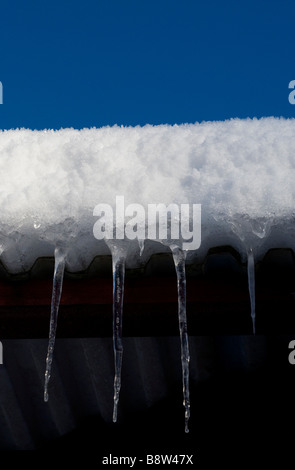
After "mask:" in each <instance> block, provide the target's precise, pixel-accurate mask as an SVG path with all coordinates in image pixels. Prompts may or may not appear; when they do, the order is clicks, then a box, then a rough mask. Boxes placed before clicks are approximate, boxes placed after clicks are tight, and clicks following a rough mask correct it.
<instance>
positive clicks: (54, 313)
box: [44, 241, 255, 432]
mask: <svg viewBox="0 0 295 470" xmlns="http://www.w3.org/2000/svg"><path fill="white" fill-rule="evenodd" d="M170 248H171V251H172V255H173V260H174V265H175V270H176V275H177V293H178V320H179V332H180V347H181V365H182V384H183V405H184V408H185V432H189V428H188V422H189V417H190V396H189V361H190V355H189V341H188V333H187V315H186V274H185V259H186V253H185V252H184V251H183V250H182V249H180V248H178V247H177V246H171V247H170ZM110 249H111V253H112V270H113V349H114V363H115V376H114V407H113V422H116V421H117V415H118V404H119V395H120V389H121V369H122V358H123V342H122V321H123V298H124V279H125V254H124V252H122V251H120V250H118V249H117V248H112V247H110ZM142 251H143V241H141V243H140V252H141V253H142ZM54 256H55V266H54V276H53V290H52V299H51V314H50V330H49V342H48V351H47V357H46V371H45V385H44V401H45V402H47V401H48V384H49V380H50V375H51V367H52V360H53V351H54V343H55V337H56V328H57V318H58V310H59V304H60V299H61V293H62V284H63V277H64V270H65V263H66V252H65V251H63V250H62V249H61V248H56V249H55V252H54ZM247 268H248V269H247V272H248V286H249V294H250V304H251V318H252V325H253V333H254V334H255V279H254V272H255V263H254V255H253V250H252V249H249V250H248V253H247Z"/></svg>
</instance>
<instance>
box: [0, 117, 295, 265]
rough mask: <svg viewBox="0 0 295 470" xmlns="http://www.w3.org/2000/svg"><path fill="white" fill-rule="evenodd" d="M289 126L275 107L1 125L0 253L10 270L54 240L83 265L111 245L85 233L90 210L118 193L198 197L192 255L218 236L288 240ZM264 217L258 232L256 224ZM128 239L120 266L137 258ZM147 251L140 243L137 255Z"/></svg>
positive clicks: (232, 240)
mask: <svg viewBox="0 0 295 470" xmlns="http://www.w3.org/2000/svg"><path fill="white" fill-rule="evenodd" d="M294 135H295V120H294V119H284V118H273V117H271V118H263V119H245V120H241V119H231V120H228V121H224V122H203V123H196V124H183V125H174V126H170V125H160V126H152V125H146V126H143V127H140V126H136V127H119V126H113V127H103V128H100V129H96V128H92V129H82V130H76V129H61V130H42V131H38V130H28V129H16V130H4V131H0V155H1V158H0V174H1V186H0V210H1V212H0V213H1V217H0V252H2V254H1V259H2V261H3V263H4V264H5V265H6V266H7V268H8V270H9V271H11V272H18V271H25V270H28V269H29V268H30V266H31V265H32V264H33V262H34V261H35V259H36V258H37V257H39V256H48V255H52V256H53V253H54V249H55V247H56V246H57V245H62V246H65V247H66V248H67V249H68V256H67V268H68V269H70V270H80V269H83V268H85V267H87V266H88V265H89V263H90V262H91V261H92V259H93V257H94V256H96V255H99V254H106V253H109V249H108V247H107V245H106V244H105V243H104V241H98V240H96V239H95V238H94V236H93V225H94V223H95V221H96V220H97V219H96V218H95V217H94V216H93V210H94V208H95V206H96V205H97V204H100V203H106V204H109V205H111V206H112V207H115V201H116V196H118V195H119V196H124V198H125V202H126V205H127V204H131V203H138V204H142V205H143V206H144V207H147V205H148V204H152V203H155V204H156V203H163V204H167V205H168V204H171V203H176V204H182V203H189V204H202V242H201V247H200V250H199V256H200V257H202V256H203V255H204V254H205V253H206V251H207V249H208V247H210V246H212V245H214V246H218V245H222V244H224V243H226V244H231V245H232V246H234V247H235V248H237V249H238V250H239V251H240V252H242V253H244V252H246V251H245V246H246V245H247V243H248V244H249V243H250V245H251V248H252V249H253V251H254V254H255V256H257V255H258V256H259V255H260V254H261V253H262V251H263V250H264V249H266V248H268V247H269V246H271V245H276V246H278V245H280V246H287V245H289V246H290V243H292V238H293V236H292V235H293V233H292V230H293V228H292V221H293V210H294V199H295V186H294V181H295V152H294V151H293V136H294ZM241 223H242V225H243V227H242V237H241V236H238V235H237V230H236V228H237V227H238V226H240V225H241ZM266 223H267V224H268V226H269V227H268V236H267V237H264V235H263V229H262V231H260V232H259V230H258V232H257V230H256V228H255V226H256V225H257V224H260V225H261V224H262V226H264V225H265V224H266ZM257 233H258V235H257ZM129 245H130V246H129V248H130V250H129V256H128V257H127V266H128V265H130V264H131V265H132V264H134V263H135V264H136V263H138V262H139V260H140V255H139V249H138V244H137V243H135V242H134V243H133V242H130V243H129ZM162 249H164V247H161V246H156V244H154V245H153V248H152V250H162ZM149 254H150V252H149V250H144V253H143V259H142V261H143V262H144V261H145V256H148V255H149ZM189 255H190V254H189ZM188 259H189V256H188Z"/></svg>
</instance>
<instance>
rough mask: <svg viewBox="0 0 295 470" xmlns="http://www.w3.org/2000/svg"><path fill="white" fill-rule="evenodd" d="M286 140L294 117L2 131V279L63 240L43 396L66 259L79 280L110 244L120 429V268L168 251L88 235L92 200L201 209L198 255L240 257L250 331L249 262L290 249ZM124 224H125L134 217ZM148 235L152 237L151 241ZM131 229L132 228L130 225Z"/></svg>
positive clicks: (185, 366)
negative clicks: (226, 252) (221, 250)
mask: <svg viewBox="0 0 295 470" xmlns="http://www.w3.org/2000/svg"><path fill="white" fill-rule="evenodd" d="M294 133H295V119H284V118H274V117H270V118H263V119H255V118H254V119H230V120H227V121H223V122H202V123H195V124H182V125H174V126H170V125H159V126H152V125H146V126H143V127H140V126H135V127H123V126H121V127H120V126H113V127H108V126H107V127H104V128H101V129H96V128H92V129H81V130H78V129H60V130H50V129H49V130H46V129H45V130H42V131H37V130H29V129H15V130H12V129H11V130H7V131H0V153H1V159H0V173H1V187H0V210H1V218H0V255H1V262H2V263H3V265H4V267H5V268H6V270H7V272H9V273H10V274H15V273H26V272H28V271H29V270H30V268H31V267H32V265H33V263H34V261H35V260H36V259H37V258H40V257H48V256H52V251H53V247H56V246H57V244H58V243H59V242H60V241H61V240H62V241H63V249H62V250H61V248H56V250H55V272H54V282H53V293H52V307H51V318H50V334H49V344H48V354H47V359H46V373H45V391H44V399H45V400H47V399H48V390H47V388H48V382H49V378H50V373H51V365H52V357H53V349H54V342H55V333H56V326H57V316H58V307H59V301H60V296H61V289H62V280H63V273H64V268H65V253H67V268H70V270H71V271H72V272H78V271H84V270H86V269H87V267H88V266H89V265H90V263H91V262H92V260H93V259H94V258H95V257H96V256H100V255H105V254H107V253H108V247H109V248H110V249H111V253H112V258H113V326H114V340H113V343H114V356H115V357H114V359H115V378H114V416H113V417H114V421H116V420H117V413H118V402H119V394H120V388H121V367H122V355H123V345H122V314H123V296H124V274H125V264H126V266H128V267H130V268H132V267H138V266H140V265H142V264H143V263H144V262H145V261H147V260H148V258H149V256H151V255H152V254H153V253H155V252H157V253H159V252H167V246H169V244H167V243H164V242H163V240H162V237H160V236H159V237H158V239H154V238H152V237H149V236H146V239H148V238H149V242H148V243H145V241H146V239H145V237H144V236H142V233H143V232H142V231H138V234H137V241H136V240H135V238H136V237H135V238H134V241H135V243H133V244H132V243H131V242H130V243H129V242H128V241H127V242H126V240H123V238H124V236H123V235H122V233H120V234H119V235H120V240H121V241H122V242H123V241H124V243H125V242H126V243H127V244H128V245H129V246H128V249H127V248H126V246H125V245H124V243H120V244H117V245H116V243H115V242H116V240H113V243H109V242H110V240H109V241H108V242H107V243H105V241H104V240H100V239H99V240H97V239H96V238H95V237H94V232H93V227H94V224H95V223H96V222H97V218H95V217H97V214H95V211H94V208H95V207H96V206H97V205H98V204H102V205H103V204H105V205H106V206H108V207H111V208H112V209H113V210H114V209H115V206H116V201H117V200H121V199H122V197H124V200H125V202H126V206H127V205H131V204H137V205H142V208H143V211H145V212H147V209H148V207H149V205H150V204H161V205H165V206H168V205H170V204H171V205H172V204H174V205H178V206H179V207H180V206H181V205H184V204H191V205H192V204H194V205H201V208H202V209H201V212H202V225H201V228H202V230H201V246H200V248H199V249H198V250H197V251H198V259H199V261H202V259H204V258H205V256H206V254H207V252H208V249H209V248H212V247H216V246H224V245H231V246H233V247H234V248H236V249H238V251H239V253H240V254H241V256H242V257H243V258H244V260H246V263H247V273H248V287H249V296H250V305H251V318H252V324H253V333H255V332H256V313H255V262H257V261H259V258H260V257H262V255H263V253H264V252H265V251H266V250H267V249H268V248H272V247H279V246H280V247H282V246H288V245H292V246H291V247H292V248H293V245H294V241H293V240H294V236H293V235H294V230H293V225H294V206H295V187H294V180H295V153H294V149H293V141H294ZM128 207H129V206H128ZM114 213H115V212H114ZM123 215H124V214H123ZM126 216H128V217H129V219H130V217H132V214H131V215H130V213H129V214H126ZM172 220H174V219H172ZM125 222H126V221H125ZM129 222H130V220H129ZM133 222H134V221H133ZM190 222H191V220H189V221H188V224H187V226H189V223H190ZM113 223H114V228H115V230H114V231H113V233H114V234H115V233H116V234H117V231H118V227H119V229H122V228H124V217H123V218H122V217H121V218H120V220H118V218H114V219H113ZM127 225H128V222H127ZM133 226H134V224H133ZM145 228H146V227H145ZM149 228H153V227H149ZM154 228H155V231H154V232H153V233H157V230H156V228H157V227H154ZM129 229H130V232H131V231H132V224H131V225H130V224H129ZM112 230H113V227H111V228H110V231H112ZM122 236H123V238H122ZM151 240H152V242H153V243H151ZM166 242H167V241H166ZM123 245H124V246H123ZM58 246H60V245H58ZM122 247H123V248H122ZM182 248H183V247H181V246H180V245H177V249H176V248H173V249H172V251H173V258H174V262H175V267H176V273H177V282H178V299H179V323H180V338H181V355H182V371H183V388H184V405H185V420H186V430H188V418H189V410H190V408H189V387H188V382H189V350H188V336H187V331H186V328H187V326H186V312H185V263H184V261H185V259H184V258H185V257H184V252H183V251H182ZM192 251H193V252H188V253H187V259H188V258H189V259H193V258H194V256H195V255H196V253H194V251H196V250H192Z"/></svg>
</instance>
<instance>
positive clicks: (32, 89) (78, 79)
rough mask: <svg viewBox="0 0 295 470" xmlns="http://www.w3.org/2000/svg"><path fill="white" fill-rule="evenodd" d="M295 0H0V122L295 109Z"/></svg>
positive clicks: (178, 117)
mask: <svg viewBox="0 0 295 470" xmlns="http://www.w3.org/2000/svg"><path fill="white" fill-rule="evenodd" d="M294 48H295V2H294V0H280V1H277V0H267V1H265V0H262V1H259V0H255V1H254V0H247V1H239V0H224V1H218V0H202V1H199V0H179V1H176V0H84V1H76V0H58V1H57V0H50V1H44V0H23V1H19V0H16V1H11V0H10V1H6V0H4V1H2V2H1V6H0V51H1V56H0V58H1V60H0V81H2V83H3V97H4V103H3V105H0V128H2V129H8V128H16V127H29V128H36V129H42V128H55V129H56V128H60V127H76V128H82V127H91V126H96V127H100V126H103V125H113V124H119V125H121V124H123V125H136V124H140V125H144V124H146V123H150V124H160V123H169V124H174V123H178V124H179V123H184V122H196V121H203V120H223V119H228V118H231V117H241V118H245V117H254V116H256V117H262V116H271V115H273V116H285V117H295V105H293V106H292V105H291V104H290V103H289V101H288V95H289V93H290V91H291V90H289V89H288V84H289V82H290V81H291V80H295V52H294Z"/></svg>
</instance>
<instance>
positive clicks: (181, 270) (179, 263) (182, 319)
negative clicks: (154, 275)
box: [171, 247, 190, 432]
mask: <svg viewBox="0 0 295 470" xmlns="http://www.w3.org/2000/svg"><path fill="white" fill-rule="evenodd" d="M171 250H172V254H173V260H174V265H175V270H176V275H177V292H178V321H179V333H180V346H181V365H182V386H183V406H184V408H185V432H189V428H188V422H189V418H190V395H189V362H190V354H189V341H188V334H187V317H186V275H185V253H184V252H183V250H181V249H180V248H178V247H172V248H171Z"/></svg>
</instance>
